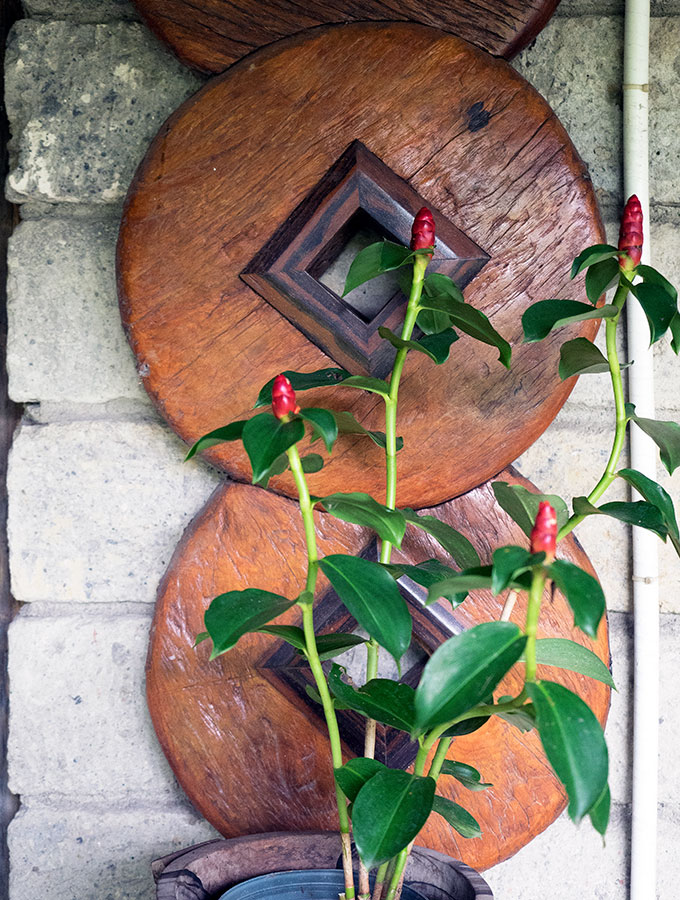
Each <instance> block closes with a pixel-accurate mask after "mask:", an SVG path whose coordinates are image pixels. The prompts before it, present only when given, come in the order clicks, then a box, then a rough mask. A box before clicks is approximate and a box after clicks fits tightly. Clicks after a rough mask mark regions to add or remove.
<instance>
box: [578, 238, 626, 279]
mask: <svg viewBox="0 0 680 900" xmlns="http://www.w3.org/2000/svg"><path fill="white" fill-rule="evenodd" d="M618 253H619V251H618V250H617V249H616V247H612V246H611V245H610V244H594V245H593V246H592V247H587V248H586V249H585V250H584V251H583V253H579V255H578V256H577V257H576V259H575V260H574V262H573V264H572V267H571V277H572V278H576V276H577V275H578V274H579V273H580V272H582V271H583V270H584V269H587V268H588V266H594V265H595V264H596V263H598V262H601V261H602V260H603V259H611V258H612V257H614V256H618Z"/></svg>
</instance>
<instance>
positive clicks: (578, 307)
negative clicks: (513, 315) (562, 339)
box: [522, 300, 619, 344]
mask: <svg viewBox="0 0 680 900" xmlns="http://www.w3.org/2000/svg"><path fill="white" fill-rule="evenodd" d="M618 314H619V309H618V307H617V306H611V305H609V306H608V305H605V306H599V307H597V308H594V307H592V306H591V305H590V304H589V303H580V302H579V301H578V300H539V301H538V303H534V305H533V306H530V307H529V309H527V310H526V312H525V313H524V315H523V316H522V328H523V329H524V343H525V344H531V343H533V342H534V341H542V340H543V338H545V337H547V336H548V335H549V334H550V332H551V331H554V330H555V328H561V327H562V326H563V325H570V324H571V323H572V322H585V321H586V320H587V319H608V318H609V319H611V318H613V317H614V316H617V315H618Z"/></svg>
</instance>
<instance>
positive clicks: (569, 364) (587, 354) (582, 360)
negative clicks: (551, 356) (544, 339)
mask: <svg viewBox="0 0 680 900" xmlns="http://www.w3.org/2000/svg"><path fill="white" fill-rule="evenodd" d="M622 368H623V367H622ZM608 371H609V363H608V362H607V357H606V356H605V355H604V354H603V353H602V352H601V351H600V350H599V349H598V348H597V347H596V346H595V344H593V342H592V341H589V340H588V338H584V337H579V338H575V339H574V340H573V341H567V342H566V343H564V344H562V346H561V347H560V368H559V374H560V378H561V379H562V381H565V379H567V378H571V376H572V375H595V374H599V373H601V372H608Z"/></svg>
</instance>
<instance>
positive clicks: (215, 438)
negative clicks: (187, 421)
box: [184, 419, 247, 462]
mask: <svg viewBox="0 0 680 900" xmlns="http://www.w3.org/2000/svg"><path fill="white" fill-rule="evenodd" d="M246 421H247V420H246V419H239V421H238V422H230V423H229V425H223V426H222V427H221V428H216V429H215V430H214V431H209V432H208V433H207V434H204V435H203V437H200V438H199V439H198V440H197V441H196V443H195V444H193V445H192V447H191V448H190V450H189V452H188V453H187V455H186V456H185V457H184V462H187V461H188V460H190V459H191V457H192V456H196V454H197V453H200V452H201V450H207V449H208V447H214V446H215V444H223V443H224V442H225V441H240V440H241V436H242V434H243V426H244V425H245V424H246Z"/></svg>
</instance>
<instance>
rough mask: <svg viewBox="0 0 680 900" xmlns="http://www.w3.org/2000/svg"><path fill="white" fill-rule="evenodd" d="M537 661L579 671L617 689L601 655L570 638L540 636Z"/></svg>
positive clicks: (544, 664) (537, 642) (570, 670)
mask: <svg viewBox="0 0 680 900" xmlns="http://www.w3.org/2000/svg"><path fill="white" fill-rule="evenodd" d="M536 662H537V663H540V664H541V665H542V666H555V667H556V668H558V669H567V670H568V671H569V672H578V673H579V675H586V676H587V677H588V678H594V679H595V681H601V682H602V683H603V684H607V685H609V687H611V688H614V690H616V685H615V684H614V679H613V678H612V675H611V672H610V671H609V669H608V668H607V666H606V665H605V664H604V663H603V662H602V660H601V659H600V657H599V656H597V655H596V654H595V653H593V651H592V650H589V649H588V648H587V647H583V646H581V644H577V643H576V642H575V641H570V640H569V639H568V638H539V639H538V640H537V641H536Z"/></svg>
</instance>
